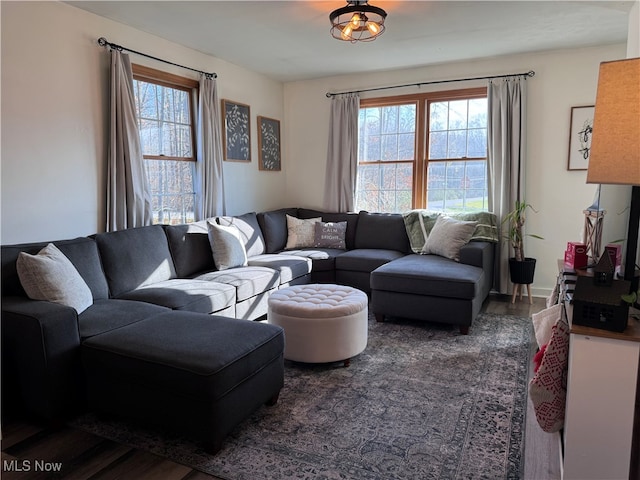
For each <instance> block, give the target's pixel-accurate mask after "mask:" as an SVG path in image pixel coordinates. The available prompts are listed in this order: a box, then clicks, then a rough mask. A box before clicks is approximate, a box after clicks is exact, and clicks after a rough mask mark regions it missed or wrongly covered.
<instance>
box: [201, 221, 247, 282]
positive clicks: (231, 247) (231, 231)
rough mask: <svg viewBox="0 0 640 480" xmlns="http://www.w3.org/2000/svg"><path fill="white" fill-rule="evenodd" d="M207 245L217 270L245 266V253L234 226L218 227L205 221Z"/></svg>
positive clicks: (240, 238)
mask: <svg viewBox="0 0 640 480" xmlns="http://www.w3.org/2000/svg"><path fill="white" fill-rule="evenodd" d="M207 229H208V232H209V244H210V245H211V251H212V252H213V261H214V263H215V264H216V268H217V269H218V270H227V269H228V268H234V267H246V266H247V251H246V250H245V248H244V242H243V241H242V236H241V235H240V230H238V227H236V226H235V225H228V226H227V225H218V224H217V223H213V222H210V221H207Z"/></svg>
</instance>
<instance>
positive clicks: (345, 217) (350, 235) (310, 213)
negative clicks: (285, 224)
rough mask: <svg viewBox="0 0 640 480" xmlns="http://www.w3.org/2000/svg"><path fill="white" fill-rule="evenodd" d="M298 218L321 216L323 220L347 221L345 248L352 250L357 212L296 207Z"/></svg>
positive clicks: (356, 224) (354, 240)
mask: <svg viewBox="0 0 640 480" xmlns="http://www.w3.org/2000/svg"><path fill="white" fill-rule="evenodd" d="M297 217H298V218H313V217H321V218H322V221H323V222H334V223H335V222H347V232H346V235H345V241H346V244H347V250H353V249H354V248H355V242H356V228H357V226H358V214H357V213H354V212H342V213H337V212H335V213H334V212H331V213H328V212H321V211H320V210H310V209H308V208H299V209H298V214H297Z"/></svg>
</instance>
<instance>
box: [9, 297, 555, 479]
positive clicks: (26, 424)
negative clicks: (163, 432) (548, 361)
mask: <svg viewBox="0 0 640 480" xmlns="http://www.w3.org/2000/svg"><path fill="white" fill-rule="evenodd" d="M510 302H511V299H510V298H509V297H507V296H504V297H503V296H492V297H491V298H490V300H489V301H488V302H487V303H486V304H485V307H484V309H485V310H486V311H487V312H488V313H496V314H506V315H521V316H530V315H531V314H532V313H535V312H537V311H540V310H542V309H543V308H544V307H545V304H544V300H543V299H534V304H533V305H529V303H528V302H527V299H526V298H523V299H522V300H521V301H518V300H516V302H515V303H514V304H512V303H510ZM472 332H473V327H472ZM532 341H533V342H535V340H532ZM532 351H533V349H532ZM1 442H2V466H1V468H0V476H1V477H2V478H3V479H6V480H14V479H15V480H31V479H48V478H65V479H78V480H81V479H136V480H147V479H148V480H157V479H162V480H203V479H216V478H217V477H213V476H211V475H206V474H204V473H201V472H198V471H196V470H192V469H190V468H188V467H185V466H183V465H180V464H177V463H174V462H171V461H168V460H165V459H164V458H162V457H159V456H156V455H153V454H150V453H147V452H144V451H142V450H137V449H133V448H130V447H127V446H125V445H120V444H118V443H115V442H113V441H110V440H105V439H103V438H100V437H97V436H95V435H91V434H89V433H86V432H83V431H81V430H77V429H74V428H70V427H67V426H61V427H42V426H38V425H35V424H33V423H32V422H30V421H24V420H19V419H14V420H10V421H5V423H4V424H3V425H2V441H1ZM558 448H559V446H558V437H557V435H551V434H548V433H545V432H543V431H542V430H541V429H540V427H539V426H538V425H537V423H536V420H535V416H534V414H533V410H532V408H531V402H530V401H529V410H528V411H527V422H526V429H525V473H524V479H525V480H559V479H560V462H559V455H558ZM25 459H28V460H25ZM248 461H250V459H248Z"/></svg>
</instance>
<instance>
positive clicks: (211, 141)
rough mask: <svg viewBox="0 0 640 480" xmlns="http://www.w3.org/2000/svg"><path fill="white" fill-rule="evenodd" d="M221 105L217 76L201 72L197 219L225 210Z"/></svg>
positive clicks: (224, 211)
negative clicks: (209, 76) (210, 76)
mask: <svg viewBox="0 0 640 480" xmlns="http://www.w3.org/2000/svg"><path fill="white" fill-rule="evenodd" d="M219 105H220V102H218V89H217V83H216V80H215V79H214V78H208V77H207V76H206V75H201V77H200V89H199V99H198V130H197V132H198V133H197V143H198V157H197V158H198V162H197V164H196V178H195V189H196V207H195V209H196V220H204V219H205V218H209V217H213V216H216V215H225V214H226V207H225V201H224V179H223V172H222V126H221V119H220V107H219Z"/></svg>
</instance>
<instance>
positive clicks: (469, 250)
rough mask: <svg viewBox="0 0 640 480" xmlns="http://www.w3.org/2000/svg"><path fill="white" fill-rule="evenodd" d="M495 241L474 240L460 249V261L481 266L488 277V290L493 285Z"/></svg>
mask: <svg viewBox="0 0 640 480" xmlns="http://www.w3.org/2000/svg"><path fill="white" fill-rule="evenodd" d="M494 255H495V243H492V242H480V241H473V242H469V243H467V244H466V245H465V246H463V247H462V248H461V249H460V263H464V264H467V265H473V266H475V267H480V268H482V270H484V274H485V276H486V277H487V282H486V285H487V292H488V291H489V290H488V289H490V288H491V286H492V285H493V271H494Z"/></svg>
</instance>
